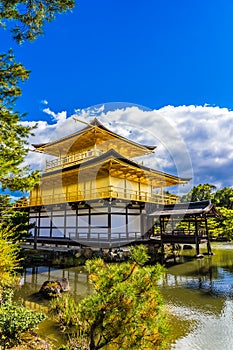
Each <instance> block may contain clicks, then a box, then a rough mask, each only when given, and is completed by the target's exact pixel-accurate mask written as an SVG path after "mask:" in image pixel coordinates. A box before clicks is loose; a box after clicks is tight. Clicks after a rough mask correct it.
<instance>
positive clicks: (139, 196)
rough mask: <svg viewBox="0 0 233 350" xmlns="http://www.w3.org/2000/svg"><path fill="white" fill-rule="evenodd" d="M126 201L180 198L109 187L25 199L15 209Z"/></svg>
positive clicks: (169, 201) (166, 201) (163, 201)
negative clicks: (98, 201)
mask: <svg viewBox="0 0 233 350" xmlns="http://www.w3.org/2000/svg"><path fill="white" fill-rule="evenodd" d="M104 198H113V199H125V200H129V201H138V202H149V203H156V204H174V203H177V202H178V197H177V196H176V195H172V194H155V193H153V194H151V193H149V192H146V191H135V190H129V189H124V188H121V187H115V186H107V187H100V188H96V189H95V190H86V191H77V192H68V193H66V194H65V193H60V194H53V195H47V196H46V195H44V196H42V197H39V198H35V199H34V198H31V199H23V200H22V201H18V202H17V203H16V204H15V207H30V206H41V205H50V204H58V203H66V202H79V201H88V200H95V199H104Z"/></svg>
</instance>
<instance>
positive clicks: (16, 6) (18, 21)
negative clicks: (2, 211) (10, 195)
mask: <svg viewBox="0 0 233 350" xmlns="http://www.w3.org/2000/svg"><path fill="white" fill-rule="evenodd" d="M73 7H74V0H41V1H39V0H4V1H1V2H0V25H1V26H2V27H4V28H10V31H11V32H12V33H13V38H14V39H15V40H16V41H17V42H18V43H22V42H23V41H25V40H34V39H36V37H37V36H38V35H40V34H42V33H43V26H44V24H45V22H46V21H51V20H53V19H54V18H55V16H56V14H57V13H61V12H65V11H67V10H70V9H72V8H73ZM29 73H30V72H29V70H27V69H26V68H25V67H24V66H23V65H22V64H21V63H17V62H16V60H15V58H14V55H13V51H12V50H9V51H8V52H7V53H2V54H0V164H1V168H0V182H1V184H2V187H3V188H6V187H8V188H10V189H11V190H28V189H30V188H32V187H33V186H34V185H35V183H36V182H38V179H39V173H38V172H36V171H35V172H32V171H30V170H29V168H27V167H24V168H22V167H21V164H22V161H23V159H24V157H25V155H26V154H27V152H28V142H27V138H28V136H29V135H30V134H31V133H32V130H33V128H31V127H26V126H23V125H22V124H21V123H20V121H21V120H22V118H23V117H24V116H25V114H20V113H19V112H18V111H16V110H15V102H16V100H17V98H18V97H19V96H20V95H21V94H22V90H21V88H20V84H21V83H23V82H25V80H27V79H28V77H29Z"/></svg>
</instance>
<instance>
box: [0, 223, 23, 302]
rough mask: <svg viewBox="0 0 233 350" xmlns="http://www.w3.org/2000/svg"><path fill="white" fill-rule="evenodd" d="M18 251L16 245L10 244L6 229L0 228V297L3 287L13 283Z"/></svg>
mask: <svg viewBox="0 0 233 350" xmlns="http://www.w3.org/2000/svg"><path fill="white" fill-rule="evenodd" d="M19 251H20V249H19V247H18V245H17V244H16V243H13V242H12V240H11V235H10V233H9V231H8V229H5V230H2V229H1V228H0V295H1V290H2V288H3V287H5V286H8V285H11V284H12V283H13V282H14V277H15V272H16V270H17V269H18V268H19V263H20V260H19Z"/></svg>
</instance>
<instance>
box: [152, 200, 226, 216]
mask: <svg viewBox="0 0 233 350" xmlns="http://www.w3.org/2000/svg"><path fill="white" fill-rule="evenodd" d="M202 215H206V216H216V217H220V216H221V214H220V213H219V212H218V211H217V209H216V208H215V206H214V205H213V203H211V201H209V200H205V201H200V202H187V203H177V204H167V205H164V206H163V207H162V208H161V209H157V210H156V211H155V212H153V213H151V214H150V216H154V217H168V218H169V217H170V216H172V217H190V216H202Z"/></svg>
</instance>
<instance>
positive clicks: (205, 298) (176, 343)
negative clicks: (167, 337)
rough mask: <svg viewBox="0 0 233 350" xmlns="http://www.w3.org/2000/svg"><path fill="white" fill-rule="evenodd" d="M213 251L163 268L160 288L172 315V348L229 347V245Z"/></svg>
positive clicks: (232, 336)
mask: <svg viewBox="0 0 233 350" xmlns="http://www.w3.org/2000/svg"><path fill="white" fill-rule="evenodd" d="M213 250H214V256H212V257H205V258H204V259H202V260H195V259H192V260H190V259H189V257H185V256H184V257H183V260H182V263H181V264H179V265H176V266H172V267H170V268H168V270H167V274H166V278H165V280H164V281H163V283H162V285H161V290H162V293H163V295H164V297H165V300H166V303H167V305H168V309H169V310H170V312H171V314H172V317H173V341H172V345H171V348H172V349H176V350H199V349H200V350H209V349H211V350H220V349H224V350H225V349H226V350H228V349H229V350H232V349H233V303H232V301H231V298H232V296H233V245H229V244H228V245H227V246H226V247H225V246H224V245H221V246H220V245H216V246H214V247H213ZM179 322H181V323H182V324H183V326H184V328H183V329H182V325H179ZM176 325H178V327H176ZM185 325H186V327H185ZM187 325H188V329H187Z"/></svg>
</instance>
